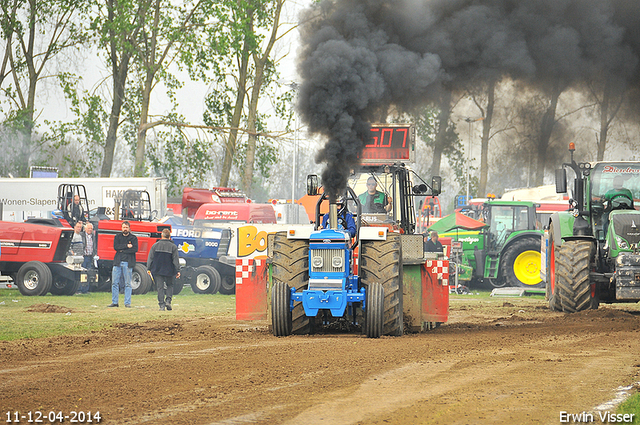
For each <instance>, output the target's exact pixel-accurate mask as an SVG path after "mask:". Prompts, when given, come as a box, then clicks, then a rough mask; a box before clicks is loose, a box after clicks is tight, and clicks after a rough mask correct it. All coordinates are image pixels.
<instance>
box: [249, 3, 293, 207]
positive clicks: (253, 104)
mask: <svg viewBox="0 0 640 425" xmlns="http://www.w3.org/2000/svg"><path fill="white" fill-rule="evenodd" d="M283 3H284V1H283V0H280V1H278V2H277V5H276V10H275V12H274V19H273V27H272V29H271V38H270V39H269V42H268V43H267V46H266V47H265V49H264V52H263V54H262V57H260V58H258V57H257V56H258V55H257V54H256V55H254V62H255V68H256V71H255V79H254V82H253V88H252V89H251V100H250V102H249V114H248V116H247V130H248V131H249V137H248V141H247V154H246V158H245V161H244V174H243V175H242V190H243V191H244V192H245V193H246V194H247V196H249V197H250V196H251V185H252V183H253V169H254V164H255V159H256V145H257V143H258V136H257V135H256V134H255V132H256V119H257V115H258V100H259V99H260V92H261V90H262V84H263V83H264V68H265V66H266V64H267V61H268V60H269V56H270V55H271V50H272V49H273V45H274V44H275V42H276V39H277V36H278V24H279V22H280V11H281V10H282V5H283ZM294 161H295V159H294Z"/></svg>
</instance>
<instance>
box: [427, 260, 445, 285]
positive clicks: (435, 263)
mask: <svg viewBox="0 0 640 425" xmlns="http://www.w3.org/2000/svg"><path fill="white" fill-rule="evenodd" d="M427 269H428V270H429V271H431V273H432V274H433V275H435V276H437V277H438V280H442V284H443V285H444V286H447V285H448V284H449V261H448V260H427Z"/></svg>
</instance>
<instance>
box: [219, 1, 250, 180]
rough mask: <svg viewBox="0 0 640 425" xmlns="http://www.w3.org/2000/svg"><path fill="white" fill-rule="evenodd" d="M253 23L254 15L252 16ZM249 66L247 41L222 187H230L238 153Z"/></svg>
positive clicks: (225, 157)
mask: <svg viewBox="0 0 640 425" xmlns="http://www.w3.org/2000/svg"><path fill="white" fill-rule="evenodd" d="M251 20H252V21H253V13H252V14H251ZM248 66H249V43H248V41H247V40H245V42H244V45H243V46H242V57H241V58H240V68H239V73H238V93H237V94H236V103H235V106H234V107H233V117H232V118H231V131H230V132H229V138H228V139H227V145H226V146H225V150H224V159H223V161H222V172H221V174H220V186H222V187H226V186H228V185H229V174H231V165H233V157H234V155H235V153H236V143H237V140H238V128H239V127H240V119H241V118H242V108H243V107H244V99H245V97H246V95H247V68H248Z"/></svg>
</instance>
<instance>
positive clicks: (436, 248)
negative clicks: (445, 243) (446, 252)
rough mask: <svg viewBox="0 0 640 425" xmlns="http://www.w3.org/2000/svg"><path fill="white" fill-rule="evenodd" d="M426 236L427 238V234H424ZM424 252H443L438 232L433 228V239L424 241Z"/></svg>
mask: <svg viewBox="0 0 640 425" xmlns="http://www.w3.org/2000/svg"><path fill="white" fill-rule="evenodd" d="M424 238H425V239H427V235H426V234H425V235H424ZM424 252H443V251H442V244H441V243H440V241H439V240H438V232H436V231H435V230H433V231H432V232H431V239H429V240H428V241H425V242H424Z"/></svg>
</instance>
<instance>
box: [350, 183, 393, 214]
mask: <svg viewBox="0 0 640 425" xmlns="http://www.w3.org/2000/svg"><path fill="white" fill-rule="evenodd" d="M377 187H378V183H377V182H376V178H375V177H373V176H371V177H369V178H368V179H367V191H366V192H363V193H361V194H360V195H359V196H358V199H359V200H360V203H361V204H362V212H363V213H364V214H386V213H388V212H389V211H391V206H392V204H391V198H390V197H388V196H386V195H385V194H384V193H382V192H380V191H379V190H378V189H377Z"/></svg>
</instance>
